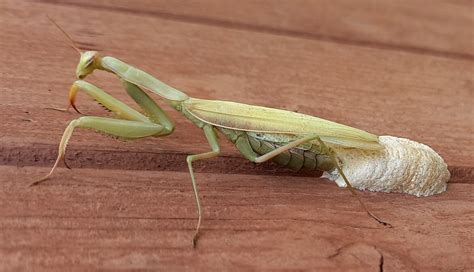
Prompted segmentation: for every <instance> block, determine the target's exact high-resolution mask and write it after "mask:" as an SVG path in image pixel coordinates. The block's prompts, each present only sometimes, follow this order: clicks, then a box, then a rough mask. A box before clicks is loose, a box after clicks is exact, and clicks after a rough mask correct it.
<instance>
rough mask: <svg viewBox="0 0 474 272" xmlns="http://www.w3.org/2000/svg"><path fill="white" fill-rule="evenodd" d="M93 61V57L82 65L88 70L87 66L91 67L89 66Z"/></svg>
mask: <svg viewBox="0 0 474 272" xmlns="http://www.w3.org/2000/svg"><path fill="white" fill-rule="evenodd" d="M94 59H95V58H94V57H92V58H90V59H88V60H87V62H86V64H85V65H84V68H88V67H89V66H91V64H92V63H93V62H94Z"/></svg>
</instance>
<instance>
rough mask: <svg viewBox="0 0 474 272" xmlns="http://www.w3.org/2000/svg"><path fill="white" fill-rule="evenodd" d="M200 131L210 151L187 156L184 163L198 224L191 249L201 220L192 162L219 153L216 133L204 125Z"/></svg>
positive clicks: (215, 155) (194, 243) (194, 244)
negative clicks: (204, 136)
mask: <svg viewBox="0 0 474 272" xmlns="http://www.w3.org/2000/svg"><path fill="white" fill-rule="evenodd" d="M202 129H203V131H204V134H205V135H206V139H207V141H208V143H209V145H210V146H211V149H212V151H210V152H206V153H202V154H196V155H189V156H188V157H187V158H186V161H187V162H188V168H189V173H190V175H191V180H192V182H193V189H194V197H195V198H196V206H197V212H198V224H197V226H196V231H195V233H194V236H193V240H192V242H193V247H195V246H196V241H197V239H198V237H199V228H200V227H201V220H202V209H201V203H200V201H199V193H198V188H197V185H196V180H195V179H194V171H193V162H194V161H197V160H203V159H209V158H213V157H217V156H218V155H219V153H220V147H219V143H218V142H217V135H216V132H215V131H214V128H213V127H212V126H210V125H206V126H204V127H203V128H202Z"/></svg>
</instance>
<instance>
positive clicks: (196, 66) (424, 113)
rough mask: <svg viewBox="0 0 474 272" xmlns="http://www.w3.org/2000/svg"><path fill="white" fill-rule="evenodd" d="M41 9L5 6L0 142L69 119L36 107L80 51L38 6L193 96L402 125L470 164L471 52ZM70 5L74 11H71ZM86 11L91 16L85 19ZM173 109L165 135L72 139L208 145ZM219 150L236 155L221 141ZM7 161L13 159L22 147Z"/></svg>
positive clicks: (377, 125) (55, 96)
mask: <svg viewBox="0 0 474 272" xmlns="http://www.w3.org/2000/svg"><path fill="white" fill-rule="evenodd" d="M7 3H8V2H7ZM22 5H23V6H22ZM25 6H28V9H27V8H24V7H25ZM30 6H31V7H30ZM22 8H23V9H22ZM50 8H51V5H45V4H34V5H32V4H31V3H29V2H20V3H16V2H15V5H13V4H11V5H9V6H8V8H5V9H2V10H3V15H4V16H2V17H1V18H0V20H1V24H2V26H3V31H2V35H3V37H4V38H2V39H1V41H0V43H1V47H2V49H3V50H2V52H11V53H9V54H6V53H3V54H4V56H3V58H2V59H3V63H4V65H3V66H2V68H1V69H3V70H2V73H1V74H0V77H1V80H2V82H3V84H2V86H1V87H0V88H2V89H1V92H0V99H1V101H2V102H1V105H0V106H1V107H0V111H1V114H2V116H4V117H5V118H4V119H5V120H4V122H2V124H0V126H1V127H2V135H1V138H0V143H1V145H2V146H4V147H24V146H38V145H40V146H47V148H48V149H50V150H52V151H53V150H55V149H56V145H57V142H58V141H59V138H60V135H61V133H62V130H63V129H64V127H65V124H66V122H67V120H70V119H72V118H74V117H77V115H74V114H63V113H60V112H55V111H51V110H46V109H44V107H61V106H63V105H65V103H66V99H67V98H66V93H67V89H68V87H69V84H71V82H72V81H73V80H74V73H73V71H74V66H75V64H76V62H77V59H78V58H77V55H76V53H75V52H74V51H73V50H71V49H70V48H69V47H68V46H67V45H66V43H65V42H64V40H65V39H64V37H62V36H61V34H60V33H59V31H58V30H57V29H55V27H54V26H53V25H52V24H51V23H50V22H49V21H48V20H47V19H46V18H45V17H44V14H45V13H49V14H50V15H51V16H52V17H54V18H56V20H57V21H58V22H59V23H60V24H61V25H62V26H63V27H64V28H65V29H66V30H67V31H68V32H70V34H71V35H72V36H73V37H74V38H75V39H76V40H77V41H78V42H79V44H82V45H87V46H89V47H91V48H95V49H100V50H104V53H105V54H110V55H113V56H117V57H120V58H122V59H124V60H125V61H127V62H129V63H132V64H135V65H136V66H138V67H140V68H142V69H144V70H147V71H150V72H152V74H154V75H157V76H158V77H159V78H160V79H162V80H164V81H165V82H168V83H169V84H171V85H173V86H175V87H177V88H179V89H181V90H185V91H186V92H187V93H189V94H190V95H191V96H196V97H202V98H212V99H222V100H232V101H238V102H244V103H249V104H257V105H264V106H271V107H277V108H283V109H288V110H297V111H299V112H303V113H307V114H311V115H315V116H320V117H323V118H326V119H329V120H334V121H337V122H340V123H344V124H348V125H351V126H354V127H359V128H362V129H365V130H369V131H371V132H373V133H376V134H380V135H382V134H385V135H396V136H403V137H407V138H411V139H414V140H416V141H420V142H423V143H425V144H428V145H430V146H432V147H433V148H434V149H435V150H437V151H438V152H439V153H440V154H441V155H442V156H443V157H444V158H445V159H446V161H447V162H448V164H449V165H450V166H454V167H468V168H472V166H473V162H472V157H471V154H472V153H473V151H474V146H473V145H472V136H471V135H472V120H473V115H472V105H471V101H472V94H473V84H472V68H473V63H472V61H466V60H459V59H447V58H441V57H434V56H427V55H419V54H413V53H405V52H389V51H385V50H380V49H374V48H363V47H359V46H350V45H340V44H334V43H330V42H321V41H303V40H301V39H298V38H292V37H281V36H276V35H272V34H262V33H253V32H246V31H239V30H229V29H227V28H221V27H211V26H202V25H196V24H190V23H186V22H175V21H168V20H164V19H161V18H150V17H146V18H144V17H142V16H137V15H130V14H122V13H117V12H114V11H111V12H108V11H104V10H94V9H85V8H75V7H69V6H56V9H55V10H51V9H50ZM72 12H74V13H75V14H77V15H78V17H74V18H70V16H68V14H70V13H72ZM26 18H28V21H27V22H25V20H26ZM84 18H89V23H88V24H84V23H83V20H84ZM105 22H115V23H113V24H105ZM120 22H126V23H120ZM137 26H138V27H137ZM150 33H153V34H152V35H150ZM144 37H147V39H144ZM130 41H133V43H131V42H130ZM18 44H27V45H28V46H25V47H19V46H18ZM13 52H15V53H13ZM17 56H22V57H21V59H19V58H18V57H17ZM33 75H34V76H33ZM88 79H89V80H90V81H92V82H94V83H96V84H98V85H99V86H100V87H102V88H104V89H105V90H107V91H110V92H111V94H112V95H114V96H116V97H118V98H119V99H123V100H125V101H130V100H129V99H127V98H126V95H125V94H124V92H123V91H122V90H121V87H120V84H119V83H118V82H117V80H116V79H115V78H114V77H113V76H111V75H104V73H97V75H93V76H91V77H89V78H88ZM78 103H79V107H80V108H81V109H82V110H83V111H84V112H85V113H87V114H90V115H101V114H103V110H101V108H100V107H98V106H96V105H94V103H91V102H90V100H88V99H86V98H84V97H82V96H81V97H80V98H79V102H78ZM171 117H172V118H173V119H175V120H176V122H177V130H176V133H175V134H173V136H172V137H166V138H160V139H158V140H157V139H145V140H140V141H137V142H136V143H133V142H129V143H125V144H124V143H121V142H116V141H112V140H110V141H109V140H107V141H104V139H103V138H102V136H101V135H95V134H92V133H90V132H84V131H78V132H77V134H75V135H76V136H75V137H74V138H73V140H72V142H71V147H73V148H75V149H77V150H82V149H89V150H123V151H129V150H130V151H150V150H154V151H156V152H161V151H174V152H180V153H195V152H202V151H203V150H206V149H207V144H206V143H205V141H204V138H203V137H202V136H199V135H201V134H200V132H199V131H198V130H197V129H196V128H193V127H192V126H191V125H190V124H189V123H188V122H186V121H185V120H183V118H182V117H180V116H178V115H177V114H176V113H174V112H172V113H171ZM189 132H192V133H189ZM190 134H191V135H198V136H197V137H189V135H190ZM224 151H225V154H228V155H232V156H237V154H236V153H235V151H233V149H230V148H229V147H228V146H226V145H225V144H224ZM51 159H54V158H51ZM12 161H13V163H17V164H19V165H22V162H21V158H19V159H18V160H17V161H15V159H14V160H12Z"/></svg>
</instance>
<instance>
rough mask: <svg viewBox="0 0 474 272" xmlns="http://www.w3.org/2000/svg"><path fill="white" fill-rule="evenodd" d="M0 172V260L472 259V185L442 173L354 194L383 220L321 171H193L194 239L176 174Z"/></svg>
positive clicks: (359, 267) (210, 263)
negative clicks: (422, 181)
mask: <svg viewBox="0 0 474 272" xmlns="http://www.w3.org/2000/svg"><path fill="white" fill-rule="evenodd" d="M0 171H1V173H2V175H1V177H0V228H1V229H2V231H1V232H0V258H1V259H2V262H1V264H0V269H1V270H31V269H34V270H35V271H41V270H50V269H56V270H58V269H59V270H61V269H68V270H69V269H71V268H73V269H76V270H91V269H112V270H117V269H127V270H131V269H151V270H156V269H160V270H166V271H169V270H170V269H171V270H195V271H196V270H198V271H201V270H202V271H205V270H208V269H210V268H212V269H213V270H215V269H219V270H222V269H224V270H227V269H230V268H233V269H238V270H239V269H245V270H262V269H270V270H274V269H288V270H299V269H302V270H304V269H308V268H311V269H317V270H331V271H346V270H347V269H351V270H353V271H379V269H380V268H382V269H385V271H387V270H388V271H391V270H403V271H420V270H422V271H427V270H430V271H435V270H444V271H460V270H463V269H468V267H469V266H471V267H472V261H473V260H472V256H470V255H469V254H467V252H469V251H470V250H471V249H472V248H471V247H472V242H473V241H472V237H473V236H472V228H471V226H472V212H473V210H472V205H470V201H471V198H472V191H469V188H470V187H471V186H472V185H467V184H452V185H450V190H449V191H448V192H446V193H444V194H441V195H437V196H435V197H426V198H417V197H413V196H408V195H399V194H383V193H363V197H364V199H365V200H366V201H367V204H368V205H369V206H370V207H371V208H372V209H373V210H374V212H376V213H377V214H380V215H381V216H382V217H383V218H385V219H387V220H389V221H390V222H391V223H392V224H393V225H394V228H392V229H389V228H383V227H380V226H378V225H377V223H375V222H373V221H372V220H370V219H369V218H368V217H367V215H366V214H365V213H364V212H363V211H361V209H360V207H359V206H358V203H357V201H356V200H355V199H354V198H353V197H352V196H351V195H350V193H349V192H348V191H346V190H344V189H341V188H337V187H336V185H334V184H330V183H328V182H327V181H323V180H319V179H314V178H291V179H285V178H275V177H274V176H251V175H220V174H206V175H202V174H199V175H198V179H199V183H200V188H201V193H202V195H203V205H204V217H205V221H204V224H203V233H202V236H201V239H200V241H199V245H198V248H197V249H196V250H193V249H192V248H191V246H190V238H191V236H192V233H193V228H194V226H195V223H196V220H195V206H194V201H193V195H192V189H191V185H190V182H189V176H188V175H187V174H186V173H179V172H151V171H122V170H106V169H102V170H92V169H75V170H73V171H68V170H60V171H58V175H56V176H55V178H54V179H53V180H51V181H50V182H49V183H45V184H44V185H41V186H39V187H34V188H28V187H27V185H28V182H29V180H30V179H31V178H33V177H35V176H39V175H41V174H42V173H45V172H47V171H48V169H47V168H39V167H24V168H17V167H11V166H0ZM433 220H436V223H435V224H433V223H432V222H433ZM453 230H456V231H453ZM459 252H464V253H465V254H459Z"/></svg>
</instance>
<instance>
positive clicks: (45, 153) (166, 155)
mask: <svg viewBox="0 0 474 272" xmlns="http://www.w3.org/2000/svg"><path fill="white" fill-rule="evenodd" d="M56 149H57V146H56V145H55V146H52V145H44V146H40V147H31V146H19V147H5V146H3V147H0V165H10V166H18V167H24V166H41V167H49V166H52V165H53V164H54V161H55V160H56V156H57V151H56ZM187 155H188V154H187V153H178V152H173V151H169V152H166V151H161V152H143V151H141V152H138V151H113V150H78V149H74V148H69V149H68V151H67V153H66V160H67V162H68V164H69V165H70V166H71V167H72V168H92V169H122V170H148V171H177V172H187V171H188V167H187V163H186V156H187ZM193 165H194V170H195V171H196V172H202V173H220V174H252V175H279V176H299V177H320V176H321V174H322V172H321V171H317V170H314V171H309V170H303V171H299V172H296V171H292V170H290V169H287V168H284V167H282V166H279V165H276V164H275V163H271V162H270V163H264V164H255V163H252V162H249V161H247V160H246V159H244V158H241V157H237V156H226V155H224V156H220V157H218V158H215V159H212V160H206V161H198V162H196V163H195V164H193ZM448 169H449V171H450V172H451V179H450V183H473V182H474V168H473V167H469V166H449V167H448Z"/></svg>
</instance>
